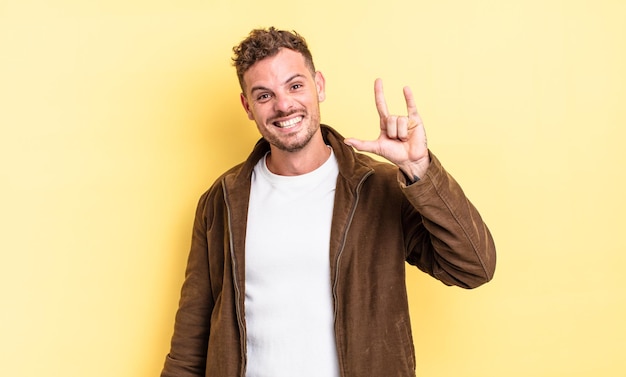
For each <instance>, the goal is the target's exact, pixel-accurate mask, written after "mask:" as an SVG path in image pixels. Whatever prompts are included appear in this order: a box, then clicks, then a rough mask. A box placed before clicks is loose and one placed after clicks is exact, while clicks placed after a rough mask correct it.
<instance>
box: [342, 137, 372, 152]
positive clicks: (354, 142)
mask: <svg viewBox="0 0 626 377" xmlns="http://www.w3.org/2000/svg"><path fill="white" fill-rule="evenodd" d="M343 142H344V143H345V144H346V145H349V146H351V147H353V148H354V149H356V150H358V151H360V152H371V153H376V152H377V150H378V148H377V147H378V144H377V143H376V142H375V141H365V140H359V139H355V138H352V137H349V138H346V139H345V140H344V141H343Z"/></svg>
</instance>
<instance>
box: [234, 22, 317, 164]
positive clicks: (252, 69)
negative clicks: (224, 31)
mask: <svg viewBox="0 0 626 377" xmlns="http://www.w3.org/2000/svg"><path fill="white" fill-rule="evenodd" d="M234 51H235V55H236V56H235V58H234V59H233V60H234V61H235V66H236V67H237V75H238V76H239V81H240V84H241V89H242V93H241V96H240V97H241V104H242V105H243V108H244V110H245V111H246V113H247V115H248V118H249V119H250V120H254V121H255V123H256V125H257V128H258V129H259V132H260V133H261V135H262V136H263V137H264V138H265V139H266V140H267V141H268V142H269V143H270V145H271V146H272V149H273V150H274V149H276V150H281V151H285V152H298V151H300V150H302V149H304V148H305V147H307V146H310V142H311V140H313V139H315V143H314V144H313V145H314V146H318V147H319V146H320V143H321V146H324V144H323V140H322V137H321V133H320V108H319V103H320V102H322V101H323V100H324V98H325V96H326V94H325V91H324V87H325V81H324V76H323V75H322V73H321V72H316V71H315V68H314V67H313V61H312V59H311V53H310V52H309V49H308V48H307V45H306V42H305V41H304V39H303V38H302V37H300V36H298V35H297V34H295V33H290V32H285V31H278V30H276V29H274V28H270V29H268V30H254V31H252V32H251V33H250V36H249V37H248V38H247V39H246V40H244V41H243V42H242V43H241V44H240V45H239V46H238V47H235V48H234Z"/></svg>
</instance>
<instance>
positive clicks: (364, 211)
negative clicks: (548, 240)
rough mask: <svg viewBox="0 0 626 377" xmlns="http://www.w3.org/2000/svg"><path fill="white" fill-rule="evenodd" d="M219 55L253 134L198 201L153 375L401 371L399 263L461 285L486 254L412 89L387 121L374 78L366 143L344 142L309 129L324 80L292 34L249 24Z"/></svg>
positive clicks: (327, 376)
mask: <svg viewBox="0 0 626 377" xmlns="http://www.w3.org/2000/svg"><path fill="white" fill-rule="evenodd" d="M234 52H235V57H234V59H233V60H234V64H235V67H236V69H237V74H238V77H239V82H240V85H241V89H242V94H241V103H242V105H243V108H244V110H245V111H246V113H247V114H248V117H249V118H250V120H254V121H255V123H256V125H257V128H258V129H259V132H260V133H261V135H262V136H263V138H262V140H261V141H259V143H257V145H256V146H255V147H254V150H253V151H252V153H251V154H250V156H249V158H248V159H247V160H246V161H245V162H243V163H242V164H240V165H238V166H236V167H234V168H232V169H230V170H229V171H227V172H226V173H224V174H223V175H222V176H221V177H220V178H219V179H217V181H216V182H215V183H214V184H213V186H212V187H211V188H210V189H209V190H208V191H207V192H206V193H205V194H204V195H203V196H202V198H201V199H200V202H199V205H198V210H197V212H196V218H195V223H194V229H193V239H192V246H191V252H190V255H189V261H188V266H187V271H186V277H185V282H184V285H183V288H182V294H181V299H180V306H179V309H178V312H177V315H176V324H175V330H174V335H173V338H172V346H171V351H170V353H169V355H168V356H167V359H166V362H165V367H164V369H163V372H162V374H161V376H162V377H187V376H189V377H191V376H212V377H215V376H219V377H226V376H246V377H282V376H289V377H295V376H297V377H303V376H315V377H338V376H342V377H348V376H376V377H383V376H384V377H388V376H415V357H414V349H413V340H412V335H411V327H410V321H409V313H408V301H407V293H406V288H405V270H404V268H405V262H408V263H410V264H412V265H415V266H417V267H418V268H420V269H421V270H423V271H425V272H427V273H429V274H431V275H432V276H434V277H435V278H437V279H439V280H441V281H442V282H443V283H445V284H448V285H458V286H461V287H464V288H473V287H476V286H479V285H481V284H483V283H485V282H487V281H489V280H490V279H491V278H492V276H493V272H494V269H495V259H496V256H495V247H494V244H493V240H492V238H491V235H490V233H489V231H488V229H487V227H486V225H485V224H484V223H483V221H482V220H481V218H480V215H479V214H478V212H477V211H476V209H475V208H474V206H473V205H472V204H471V203H470V202H469V200H468V199H467V198H466V197H465V195H464V194H463V191H462V190H461V188H460V187H459V185H458V184H457V183H456V182H455V181H454V179H453V178H452V177H451V176H450V175H448V174H447V173H446V171H445V170H444V169H443V168H442V166H441V164H440V163H439V161H438V160H437V159H436V158H435V157H434V155H433V154H431V153H429V150H428V149H427V144H426V134H425V131H424V125H423V124H422V121H421V119H420V116H419V114H418V112H417V109H416V106H415V103H414V99H413V94H412V93H411V90H410V89H409V88H408V87H407V88H405V89H404V96H405V99H406V105H407V111H408V114H407V115H406V116H395V115H391V114H389V112H388V109H387V105H386V103H385V98H384V95H383V87H382V82H381V81H380V80H377V81H376V83H375V88H374V92H375V99H376V107H377V109H378V113H379V115H380V136H379V138H378V139H377V140H375V141H361V140H358V139H344V138H343V137H342V136H340V135H339V133H337V132H336V131H335V130H333V129H332V128H330V127H328V126H325V125H320V112H319V102H321V101H323V100H324V99H325V92H324V86H325V82H324V76H323V75H322V73H320V72H317V71H316V70H315V67H314V64H313V59H312V57H311V53H310V52H309V49H308V47H307V45H306V42H305V40H304V39H303V38H302V37H300V36H299V35H298V34H296V33H291V32H286V31H279V30H276V29H274V28H270V29H267V30H254V31H252V32H251V33H250V35H249V36H248V37H247V38H246V39H245V40H244V41H243V42H241V44H240V45H238V46H237V47H235V48H234ZM351 147H354V148H355V149H357V150H360V151H367V152H372V153H375V154H377V155H380V156H382V157H384V158H386V159H387V160H389V161H390V162H391V163H392V164H389V163H385V162H379V161H375V160H373V159H371V158H369V157H367V156H365V155H363V154H360V153H357V152H355V151H354V150H353V148H351Z"/></svg>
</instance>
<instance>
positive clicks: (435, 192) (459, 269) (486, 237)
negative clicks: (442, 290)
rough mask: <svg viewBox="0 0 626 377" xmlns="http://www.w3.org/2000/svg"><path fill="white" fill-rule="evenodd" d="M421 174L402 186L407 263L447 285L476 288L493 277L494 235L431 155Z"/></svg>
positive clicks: (400, 178) (457, 185) (494, 262)
mask: <svg viewBox="0 0 626 377" xmlns="http://www.w3.org/2000/svg"><path fill="white" fill-rule="evenodd" d="M430 156H431V163H430V166H429V168H428V171H427V172H426V175H425V177H423V178H422V179H421V180H420V181H418V182H416V183H414V184H412V185H409V186H406V185H405V184H404V183H403V181H405V179H404V178H403V177H402V175H401V173H399V176H398V179H399V180H400V185H401V187H402V189H403V191H404V194H405V196H406V198H407V199H408V203H407V206H406V208H405V209H404V211H405V213H404V217H403V219H404V220H403V221H404V227H405V235H406V240H405V242H406V248H407V253H408V254H407V262H408V263H410V264H412V265H415V266H417V267H418V268H419V269H421V270H423V271H425V272H427V273H429V274H430V275H432V276H433V277H435V278H437V279H439V280H441V281H442V282H443V283H444V284H446V285H457V286H460V287H463V288H475V287H478V286H480V285H482V284H484V283H486V282H488V281H489V280H491V279H492V277H493V274H494V271H495V266H496V250H495V245H494V241H493V238H492V236H491V233H490V232H489V229H488V228H487V225H486V224H485V223H484V222H483V220H482V218H481V216H480V214H479V213H478V211H477V210H476V208H475V207H474V205H473V204H472V203H471V202H470V201H469V199H468V198H467V197H466V196H465V194H464V193H463V190H462V189H461V187H460V186H459V184H458V183H457V182H456V181H455V180H454V178H452V176H451V175H450V174H448V173H447V172H446V171H445V170H444V168H443V167H442V165H441V163H440V162H439V160H438V159H437V158H436V157H435V156H434V155H433V154H432V153H431V155H430Z"/></svg>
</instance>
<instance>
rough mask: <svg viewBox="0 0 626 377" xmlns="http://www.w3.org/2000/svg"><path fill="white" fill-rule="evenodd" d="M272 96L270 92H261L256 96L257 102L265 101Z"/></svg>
mask: <svg viewBox="0 0 626 377" xmlns="http://www.w3.org/2000/svg"><path fill="white" fill-rule="evenodd" d="M269 98H270V95H269V93H261V94H260V95H258V96H257V97H256V100H257V102H265V101H267V100H268V99H269Z"/></svg>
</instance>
